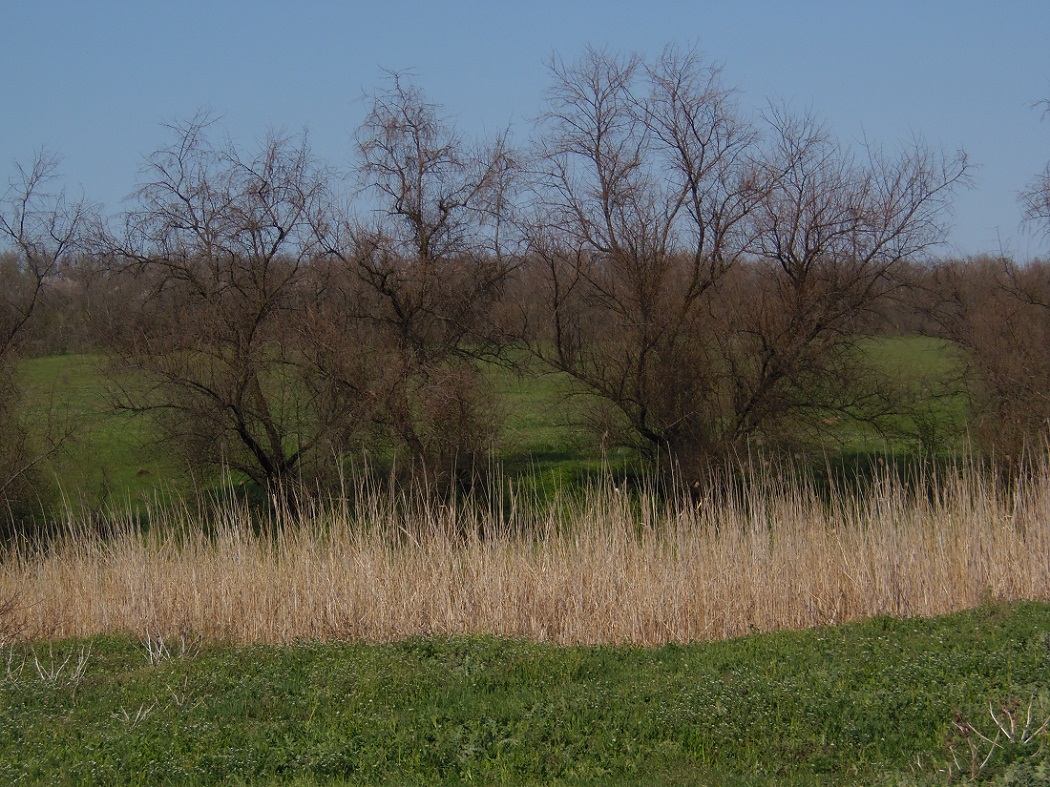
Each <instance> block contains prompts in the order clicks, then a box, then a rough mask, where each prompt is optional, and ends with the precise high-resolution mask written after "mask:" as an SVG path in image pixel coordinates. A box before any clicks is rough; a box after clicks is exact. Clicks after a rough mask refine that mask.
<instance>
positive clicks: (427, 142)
mask: <svg viewBox="0 0 1050 787" xmlns="http://www.w3.org/2000/svg"><path fill="white" fill-rule="evenodd" d="M438 113H439V109H438V107H436V106H434V105H432V104H430V103H428V102H427V100H426V98H425V96H424V95H423V94H422V92H421V91H420V90H419V89H418V88H416V87H414V86H413V85H411V84H409V83H407V82H406V81H405V79H404V78H403V76H401V75H398V74H394V75H392V77H391V83H390V85H389V87H388V88H387V89H385V90H382V91H379V92H377V93H376V94H375V95H374V96H373V100H372V108H371V111H370V113H369V115H368V117H367V118H366V119H365V121H364V123H363V124H362V126H361V128H360V129H359V130H358V133H357V141H358V153H359V155H360V164H359V167H358V176H359V178H360V181H361V185H362V187H363V192H364V194H365V195H366V197H367V199H368V200H369V204H370V206H371V207H372V208H373V210H372V212H371V213H370V215H369V216H368V217H367V218H352V217H350V216H349V215H348V217H347V219H346V221H345V222H344V223H343V225H342V228H341V230H342V231H341V232H340V233H339V234H338V235H337V236H335V237H334V238H333V239H332V240H333V242H332V243H331V244H330V247H329V251H330V254H331V256H332V257H333V258H335V259H336V260H338V261H339V262H340V263H341V266H342V271H343V276H342V278H341V279H339V282H340V283H339V285H338V287H339V297H340V298H341V303H342V306H341V307H340V310H341V311H342V312H343V313H344V314H347V315H351V316H352V317H353V319H355V320H358V321H362V322H364V323H366V324H367V326H368V328H367V330H368V332H369V334H370V336H371V337H372V341H373V343H374V345H375V349H376V352H377V353H381V354H382V355H381V357H382V360H381V362H379V363H376V364H375V374H374V379H373V383H374V384H373V385H372V386H371V389H370V390H371V395H372V396H373V398H375V399H376V401H377V408H376V409H375V410H374V411H373V414H374V418H375V420H376V421H377V422H379V423H380V424H381V425H382V426H383V427H384V428H385V429H386V430H387V432H388V433H389V434H391V435H392V436H393V437H394V438H395V440H396V442H398V443H400V444H401V445H403V446H405V447H406V448H407V449H408V452H409V454H410V456H411V457H412V459H413V460H414V461H415V462H417V463H418V464H419V465H420V466H421V467H422V468H424V469H425V470H426V471H427V472H429V473H431V474H436V475H437V476H443V475H447V473H448V472H449V471H450V470H451V469H452V468H453V466H456V465H458V466H459V469H460V470H469V469H470V466H471V465H472V463H473V462H474V457H476V456H478V455H479V454H481V453H483V452H484V451H485V450H486V449H487V448H488V447H489V445H490V443H491V440H492V438H493V435H494V433H495V431H496V429H495V420H494V419H495V417H496V414H495V412H494V410H493V408H492V406H491V398H490V397H487V396H485V395H484V393H485V392H484V389H485V380H484V377H483V375H482V374H481V373H480V370H479V367H478V365H477V362H478V360H479V359H481V358H484V357H488V356H491V355H492V354H493V353H495V352H497V351H498V350H499V348H500V347H501V345H502V336H501V335H500V332H499V331H498V330H496V329H495V325H494V322H493V320H492V319H491V318H492V309H493V307H494V305H495V303H496V302H497V301H498V299H499V298H500V297H501V294H502V292H503V286H504V282H505V280H506V277H507V273H508V270H509V269H510V267H511V266H512V265H513V258H512V257H510V256H509V255H508V253H507V248H508V244H509V243H511V242H513V225H512V223H511V222H510V221H509V210H510V204H511V199H510V197H511V191H512V189H513V179H514V174H515V171H516V164H515V162H514V158H513V155H512V153H511V151H510V150H509V148H508V145H507V140H506V137H505V135H504V136H500V137H498V138H497V139H496V140H495V141H494V142H492V143H491V144H488V145H485V146H479V147H471V146H468V145H467V144H465V143H464V142H463V141H462V140H461V139H460V137H459V136H458V135H457V134H456V132H455V131H454V129H452V128H451V127H450V126H449V125H448V124H447V123H446V122H445V121H444V120H442V118H441V117H440V115H439V114H438Z"/></svg>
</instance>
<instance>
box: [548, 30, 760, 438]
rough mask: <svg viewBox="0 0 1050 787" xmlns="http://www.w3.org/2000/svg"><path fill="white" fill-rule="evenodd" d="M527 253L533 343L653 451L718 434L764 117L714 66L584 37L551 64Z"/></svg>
mask: <svg viewBox="0 0 1050 787" xmlns="http://www.w3.org/2000/svg"><path fill="white" fill-rule="evenodd" d="M550 68H551V73H552V87H551V89H550V93H549V96H548V111H547V113H546V115H545V117H544V118H543V124H542V126H541V135H542V136H541V138H540V140H539V142H538V161H537V164H536V167H535V171H536V178H535V186H534V188H535V191H536V197H537V200H536V202H537V207H536V214H535V217H534V218H533V220H532V222H531V225H532V232H531V237H530V240H531V245H530V260H531V263H532V264H533V265H534V266H537V267H539V268H540V269H541V270H542V271H543V272H544V273H543V276H542V278H543V280H545V289H546V294H547V313H546V315H538V316H537V317H536V319H540V320H542V319H544V316H545V317H546V319H549V321H550V324H551V325H552V330H551V331H550V332H549V333H547V334H541V336H540V339H541V340H540V341H539V342H536V343H535V344H534V346H533V349H534V352H535V353H536V354H537V355H538V356H540V357H541V358H543V359H544V360H545V361H547V362H548V363H550V364H551V365H553V366H554V367H555V368H558V369H561V370H563V371H566V372H568V373H569V374H571V375H572V376H573V377H574V378H575V379H576V380H577V381H578V382H579V383H580V384H581V385H582V386H583V387H584V389H585V390H587V391H590V392H592V393H594V394H597V395H598V396H599V397H601V398H602V399H604V400H605V401H607V402H609V403H610V404H611V405H612V406H613V407H615V409H616V410H617V411H618V412H619V414H620V416H621V417H622V419H623V421H624V423H625V425H626V426H627V428H628V429H629V430H630V432H632V433H633V434H635V435H637V436H640V437H641V438H642V439H643V441H645V443H647V444H648V445H649V446H650V447H651V448H652V449H653V450H654V451H656V452H660V453H666V454H678V453H680V452H681V451H682V450H683V449H685V447H686V446H688V445H706V444H708V443H709V442H710V440H711V439H712V436H711V434H710V433H709V430H710V425H711V418H712V410H713V407H714V405H713V403H712V401H711V397H710V393H711V390H712V387H711V385H710V377H709V373H710V369H711V367H712V363H711V359H710V358H709V352H708V349H709V348H708V347H707V346H706V345H705V344H704V342H703V341H702V340H701V338H700V337H702V336H703V334H704V331H705V325H706V324H707V323H708V322H709V317H710V315H709V312H708V308H707V307H708V305H709V303H710V299H711V294H712V290H713V288H715V287H716V285H717V284H718V283H719V281H721V279H722V278H723V277H724V276H725V275H726V273H727V272H728V271H729V270H730V269H731V268H732V267H733V266H734V265H735V264H737V263H738V262H739V260H740V259H741V254H742V252H743V250H744V249H745V248H746V243H745V239H744V238H743V236H742V232H743V231H744V224H743V218H744V217H745V216H746V215H747V214H748V212H749V211H751V210H752V209H753V208H754V207H755V204H756V199H757V197H758V196H759V195H758V193H757V192H756V190H755V189H754V166H753V153H754V144H755V141H756V138H755V133H754V129H753V128H752V127H751V126H750V125H749V124H747V123H745V122H744V121H743V120H742V119H741V118H740V116H739V113H738V110H737V108H736V106H735V104H734V102H733V96H732V92H731V91H729V90H728V89H726V88H725V87H723V86H722V84H721V81H720V73H719V70H718V69H717V68H714V67H711V66H708V65H706V64H705V63H704V62H703V61H702V60H701V58H700V57H699V56H698V55H697V54H696V53H695V52H686V53H682V52H679V51H676V50H673V49H669V50H667V51H666V52H665V53H664V54H663V56H662V57H661V58H659V59H658V60H657V61H656V62H655V63H653V64H646V63H645V62H643V61H642V60H641V58H639V57H635V56H619V55H615V54H611V53H609V52H604V51H598V50H593V49H591V50H588V51H587V52H586V53H585V55H584V56H583V58H581V60H580V61H579V62H577V63H573V64H566V63H564V62H562V61H560V60H555V61H553V62H552V63H551V66H550Z"/></svg>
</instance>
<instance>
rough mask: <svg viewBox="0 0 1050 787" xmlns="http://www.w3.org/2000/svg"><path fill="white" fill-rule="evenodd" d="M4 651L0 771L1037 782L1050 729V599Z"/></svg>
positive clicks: (204, 777)
mask: <svg viewBox="0 0 1050 787" xmlns="http://www.w3.org/2000/svg"><path fill="white" fill-rule="evenodd" d="M3 655H4V664H3V668H2V669H0V780H2V781H3V782H4V783H5V784H58V783H61V784H109V785H123V784H127V785H132V784H200V783H223V784H303V785H306V784H439V783H440V784H473V783H479V784H638V783H644V784H711V785H723V784H756V785H783V784H950V783H969V780H970V779H971V778H973V777H975V778H976V779H977V780H979V781H981V782H985V783H998V784H1016V785H1021V784H1025V785H1036V784H1046V783H1047V780H1048V779H1050V757H1048V746H1047V744H1048V739H1047V736H1046V735H1045V734H1039V735H1036V736H1034V738H1033V739H1032V740H1029V741H1027V742H1026V741H1025V738H1026V736H1027V735H1028V734H1029V733H1032V732H1035V731H1036V730H1037V728H1038V727H1039V726H1040V725H1041V724H1042V723H1043V722H1044V720H1045V719H1046V717H1047V715H1048V714H1050V694H1048V683H1047V675H1048V674H1050V606H1047V605H1045V604H1034V603H1024V604H1016V605H991V606H987V607H985V608H982V609H979V610H974V611H970V612H965V613H960V614H955V615H950V616H946V617H941V618H935V619H928V620H921V619H912V618H909V619H891V618H886V617H879V618H875V619H871V620H868V621H865V622H862V623H856V624H851V625H847V626H842V627H838V628H825V629H814V630H809V631H803V632H794V633H788V632H784V633H774V634H766V635H755V636H750V637H745V638H743V639H736V640H730V641H724V642H716V643H708V644H697V645H686V646H678V645H669V646H664V647H659V648H652V649H644V648H623V647H608V646H603V647H556V646H552V645H544V644H535V643H527V642H522V641H513V640H504V639H496V638H491V637H466V638H453V639H446V638H426V639H423V638H418V637H417V638H410V639H407V640H403V641H400V642H394V643H388V644H353V643H329V644H322V643H302V644H299V645H294V646H284V647H246V648H243V647H242V648H233V647H228V646H223V645H220V644H203V643H200V642H197V641H195V640H193V639H192V638H190V639H186V638H183V639H179V640H177V641H176V640H169V641H158V640H147V639H142V640H136V639H134V638H126V637H101V638H94V639H90V640H76V641H63V642H54V643H49V644H45V643H36V644H33V645H12V646H9V647H7V648H5V649H4V651H3ZM990 708H991V711H992V712H994V713H995V714H996V717H997V718H998V719H999V721H1000V723H1001V724H1002V725H1003V727H1004V729H1005V730H1006V731H1009V730H1010V729H1011V728H1010V726H1009V725H1010V723H1011V721H1010V720H1011V719H1013V721H1014V723H1015V727H1014V728H1013V732H1012V736H1013V738H1012V739H1011V738H1010V737H1009V736H1008V735H1006V734H1005V733H1004V731H1003V730H998V727H997V726H996V724H995V721H994V719H993V717H992V716H991V714H990V712H989V709H990ZM1030 712H1031V716H1029V713H1030ZM997 730H998V734H996V732H997ZM978 735H981V736H984V738H985V739H987V740H985V739H982V738H980V737H978ZM992 741H994V742H995V743H994V744H993V743H992ZM971 744H972V747H971Z"/></svg>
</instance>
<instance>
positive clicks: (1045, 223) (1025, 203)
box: [1021, 99, 1050, 235]
mask: <svg viewBox="0 0 1050 787" xmlns="http://www.w3.org/2000/svg"><path fill="white" fill-rule="evenodd" d="M1038 106H1042V107H1043V110H1044V111H1043V115H1044V117H1045V116H1047V115H1050V99H1044V100H1043V101H1040V102H1039V104H1038ZM1021 207H1022V208H1023V210H1024V220H1025V222H1026V223H1027V224H1028V225H1029V226H1031V227H1033V228H1036V229H1037V230H1038V231H1040V232H1042V233H1044V234H1047V235H1050V162H1047V165H1046V167H1045V168H1044V169H1043V171H1042V172H1041V173H1039V175H1037V176H1036V177H1035V179H1034V180H1033V181H1032V182H1031V183H1030V184H1028V186H1027V187H1026V188H1025V190H1024V191H1022V192H1021Z"/></svg>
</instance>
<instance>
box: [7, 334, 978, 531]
mask: <svg viewBox="0 0 1050 787" xmlns="http://www.w3.org/2000/svg"><path fill="white" fill-rule="evenodd" d="M863 349H864V351H865V352H868V353H870V354H871V356H872V357H873V358H874V360H875V361H876V364H877V366H878V367H880V368H882V369H883V370H884V371H886V372H887V373H889V374H891V375H897V376H899V377H901V378H902V379H905V380H909V381H911V383H912V387H913V388H914V399H915V403H916V406H917V408H918V409H917V411H916V412H917V413H918V417H916V416H912V415H909V416H901V417H900V418H897V419H892V420H891V428H890V429H889V430H888V431H886V432H885V433H881V434H880V433H879V432H877V431H876V430H874V429H872V428H871V427H869V426H865V425H863V424H856V423H850V422H848V421H846V420H843V421H842V422H841V423H838V424H836V425H835V426H834V427H833V428H832V429H831V430H830V431H829V434H828V435H827V436H826V438H825V441H824V444H823V446H821V447H819V451H821V452H823V455H822V456H820V457H818V462H817V463H818V465H819V464H820V463H822V462H823V461H824V460H825V459H826V458H830V460H831V461H832V462H833V463H835V464H843V465H844V466H846V467H853V466H857V465H863V464H864V463H867V462H870V460H871V458H872V457H874V456H875V455H880V456H881V455H885V456H894V455H896V456H901V457H905V458H908V457H915V456H919V455H920V454H923V453H924V452H926V453H930V452H933V453H940V454H951V453H952V452H955V451H958V450H960V449H961V447H962V446H963V439H962V438H963V434H964V432H963V424H964V420H965V399H964V397H963V396H961V395H960V394H958V393H955V394H951V393H945V392H944V390H943V389H944V388H945V384H944V383H943V382H942V380H944V379H948V378H950V377H952V376H953V375H955V374H957V372H958V369H959V360H958V358H957V357H956V356H955V355H954V354H953V351H952V350H951V349H950V348H947V347H946V346H945V345H944V344H943V343H942V342H938V341H936V340H931V339H925V338H919V337H893V338H882V339H876V340H870V341H868V342H866V343H865V344H864V345H863ZM100 364H101V359H100V358H98V357H95V356H86V355H61V356H50V357H45V358H35V359H31V360H28V361H26V362H25V363H24V364H23V367H22V382H23V386H24V390H25V392H26V397H27V400H28V402H29V403H30V413H31V418H32V421H33V424H34V429H36V430H38V431H43V430H44V429H45V428H46V424H47V423H48V422H49V420H50V421H51V422H56V423H59V424H65V423H68V424H72V425H73V426H74V427H75V428H74V432H73V435H72V438H71V439H70V440H69V441H68V443H67V444H66V447H65V449H64V450H63V451H61V452H60V453H59V454H58V455H57V456H56V458H55V460H54V461H52V462H51V463H50V465H49V466H48V468H47V471H46V472H47V474H48V475H49V477H50V478H51V479H52V480H53V481H54V483H55V485H56V486H57V487H58V488H59V489H60V490H61V494H62V495H64V496H65V497H66V498H67V499H68V500H69V501H70V502H71V504H72V505H73V508H74V510H77V509H78V508H79V507H80V506H87V507H89V508H97V507H101V506H103V505H123V504H125V503H131V504H137V503H141V501H143V500H148V499H153V498H154V497H155V496H157V495H160V496H161V499H167V498H168V497H169V496H171V495H176V496H177V495H180V494H182V495H188V494H192V492H193V491H194V490H195V489H196V488H197V487H195V485H194V482H193V481H192V480H191V479H190V478H189V476H188V473H187V470H186V468H183V467H181V466H180V465H179V464H178V463H177V462H176V461H175V460H174V459H173V458H172V456H171V455H170V453H169V452H168V450H167V448H166V446H164V445H163V444H162V443H160V442H158V441H157V433H156V430H155V429H153V428H152V425H151V421H150V419H149V418H148V417H144V416H133V415H130V414H128V413H122V412H118V411H115V410H114V409H113V407H112V405H111V398H110V395H109V392H108V388H107V384H106V380H105V378H104V374H103V372H102V370H101V366H100ZM490 374H491V379H492V384H493V388H494V391H495V393H496V395H497V396H498V398H499V401H500V406H501V407H502V409H503V412H504V415H505V417H506V420H505V424H504V428H503V431H502V433H501V434H500V435H498V436H497V439H496V441H495V445H496V449H497V456H496V457H495V462H496V464H497V465H498V466H499V467H500V468H501V470H502V472H503V473H504V474H505V475H507V476H510V477H512V478H527V479H529V481H530V483H532V484H533V485H534V486H538V487H540V488H542V489H545V490H548V491H549V490H553V489H558V488H565V487H572V486H575V485H578V484H579V483H580V481H581V479H583V478H585V477H587V476H588V475H593V474H595V473H598V472H599V471H601V470H602V468H603V467H604V468H608V467H610V466H611V467H613V468H626V467H628V466H629V465H630V464H631V463H632V461H633V459H634V457H632V454H631V452H630V451H628V450H626V449H618V448H613V447H603V446H601V445H600V444H599V442H598V441H597V440H596V438H595V437H594V436H593V435H591V434H589V433H588V432H587V431H586V430H585V429H582V428H580V423H581V421H582V418H583V413H584V410H585V408H586V405H587V397H586V396H582V395H579V394H576V395H573V394H572V386H571V385H570V383H569V380H568V379H567V377H566V376H564V375H561V374H541V373H539V372H538V371H530V372H529V373H526V374H519V373H517V372H514V371H511V370H509V369H506V368H502V367H492V368H491V372H490ZM202 481H203V480H202V479H197V484H201V483H202Z"/></svg>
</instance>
